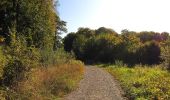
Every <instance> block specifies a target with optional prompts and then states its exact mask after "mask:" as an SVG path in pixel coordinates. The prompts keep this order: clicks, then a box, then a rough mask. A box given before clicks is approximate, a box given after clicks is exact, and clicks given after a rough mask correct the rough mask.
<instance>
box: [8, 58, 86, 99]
mask: <svg viewBox="0 0 170 100" xmlns="http://www.w3.org/2000/svg"><path fill="white" fill-rule="evenodd" d="M83 66H84V65H83V64H82V63H81V62H79V61H75V60H70V62H68V63H67V64H62V65H57V66H55V67H54V66H52V67H47V68H43V67H42V68H36V69H33V70H31V71H30V72H29V76H28V79H27V80H23V81H22V82H20V83H19V85H18V86H17V89H16V90H15V91H13V92H12V93H10V94H9V96H8V97H13V98H14V99H26V100H37V99H40V100H51V99H56V98H59V97H62V96H63V95H65V94H67V93H69V92H70V91H71V90H73V89H74V88H75V86H76V84H77V83H78V82H79V80H80V79H81V78H82V75H83V72H84V68H83ZM15 94H17V95H15ZM13 95H15V96H13Z"/></svg>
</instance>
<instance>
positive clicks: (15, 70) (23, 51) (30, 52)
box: [2, 37, 40, 86]
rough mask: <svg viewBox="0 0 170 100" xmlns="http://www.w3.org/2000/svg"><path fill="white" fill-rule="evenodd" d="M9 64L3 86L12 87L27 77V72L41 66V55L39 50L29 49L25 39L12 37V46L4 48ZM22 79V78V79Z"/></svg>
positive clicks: (4, 74) (4, 70) (6, 67)
mask: <svg viewBox="0 0 170 100" xmlns="http://www.w3.org/2000/svg"><path fill="white" fill-rule="evenodd" d="M4 50H5V52H4V54H5V56H6V59H8V62H7V63H6V65H5V66H4V68H3V77H2V79H3V85H5V86H11V85H14V83H15V84H16V82H17V81H19V80H22V79H23V78H24V77H25V74H26V72H29V70H30V69H32V68H35V67H37V66H39V65H40V64H39V59H40V54H39V52H38V49H36V48H34V47H27V45H26V39H25V38H23V37H18V38H17V39H16V38H15V37H12V41H11V44H10V46H6V47H5V48H4ZM21 77H22V78H21Z"/></svg>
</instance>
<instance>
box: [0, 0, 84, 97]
mask: <svg viewBox="0 0 170 100" xmlns="http://www.w3.org/2000/svg"><path fill="white" fill-rule="evenodd" d="M54 5H55V1H54V0H45V1H44V0H29V1H23V0H3V1H2V2H0V6H1V8H0V99H1V100H25V99H26V100H37V99H40V100H52V99H57V98H58V97H61V96H63V95H65V94H67V93H68V92H70V91H71V90H73V89H74V87H75V86H76V84H77V82H78V81H79V80H80V79H81V77H82V75H83V63H81V62H80V61H76V60H75V57H74V55H73V54H71V53H66V52H65V51H64V50H63V49H62V48H63V45H62V41H61V37H60V34H62V32H66V31H67V29H66V22H64V21H62V20H61V19H60V17H59V16H58V15H57V13H56V11H55V9H56V7H55V6H54Z"/></svg>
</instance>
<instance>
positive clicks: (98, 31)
mask: <svg viewBox="0 0 170 100" xmlns="http://www.w3.org/2000/svg"><path fill="white" fill-rule="evenodd" d="M105 33H107V34H117V33H116V32H115V31H114V30H113V29H110V28H105V27H100V28H98V29H97V30H96V34H105Z"/></svg>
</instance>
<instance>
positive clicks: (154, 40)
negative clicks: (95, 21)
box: [63, 27, 170, 66]
mask: <svg viewBox="0 0 170 100" xmlns="http://www.w3.org/2000/svg"><path fill="white" fill-rule="evenodd" d="M168 38H170V35H169V33H167V32H163V33H157V32H146V31H143V32H134V31H128V30H122V32H121V34H117V33H116V32H115V31H114V30H111V29H108V28H104V27H101V28H99V29H97V30H91V29H89V28H79V30H78V31H77V32H76V33H70V34H68V35H67V36H66V37H65V38H64V42H63V43H64V49H65V51H67V52H72V51H73V52H74V53H75V55H76V57H77V59H80V60H82V61H84V62H86V63H97V62H99V63H115V61H116V60H121V61H123V63H126V64H128V65H129V66H133V65H135V64H143V65H154V64H160V63H162V62H163V61H165V62H167V63H168V62H169V58H168V57H169V56H168V57H165V55H166V56H167V55H169V51H170V50H169V42H168V41H169V39H168ZM161 50H162V51H161ZM161 54H162V58H161ZM166 66H167V64H166Z"/></svg>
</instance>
